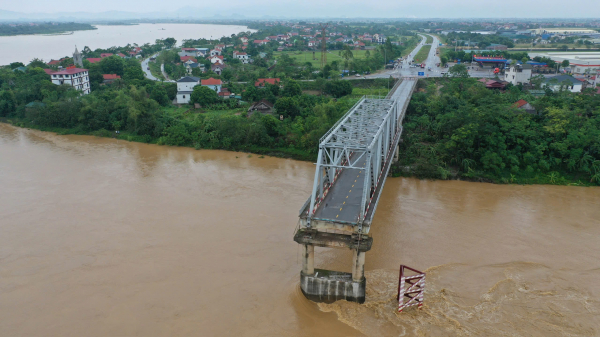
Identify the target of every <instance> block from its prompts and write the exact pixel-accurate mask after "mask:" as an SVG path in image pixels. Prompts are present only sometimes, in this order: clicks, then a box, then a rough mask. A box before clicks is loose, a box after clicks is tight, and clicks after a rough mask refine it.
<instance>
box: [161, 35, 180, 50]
mask: <svg viewBox="0 0 600 337" xmlns="http://www.w3.org/2000/svg"><path fill="white" fill-rule="evenodd" d="M163 43H164V45H165V47H167V48H168V49H170V48H173V46H174V45H175V44H176V43H177V40H175V39H174V38H172V37H168V38H166V39H164V40H163Z"/></svg>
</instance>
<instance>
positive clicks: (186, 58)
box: [181, 56, 198, 63]
mask: <svg viewBox="0 0 600 337" xmlns="http://www.w3.org/2000/svg"><path fill="white" fill-rule="evenodd" d="M181 62H182V63H187V62H191V63H198V60H196V59H195V58H193V57H191V56H182V57H181Z"/></svg>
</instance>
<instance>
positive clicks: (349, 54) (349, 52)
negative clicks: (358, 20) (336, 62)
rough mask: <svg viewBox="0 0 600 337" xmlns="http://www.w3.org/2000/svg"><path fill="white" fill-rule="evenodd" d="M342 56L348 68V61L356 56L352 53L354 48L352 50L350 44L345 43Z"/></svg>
mask: <svg viewBox="0 0 600 337" xmlns="http://www.w3.org/2000/svg"><path fill="white" fill-rule="evenodd" d="M341 56H342V58H343V59H344V60H345V61H344V65H345V67H346V70H347V69H348V62H349V60H350V59H351V58H354V54H352V50H350V46H348V45H344V50H343V51H342V55H341Z"/></svg>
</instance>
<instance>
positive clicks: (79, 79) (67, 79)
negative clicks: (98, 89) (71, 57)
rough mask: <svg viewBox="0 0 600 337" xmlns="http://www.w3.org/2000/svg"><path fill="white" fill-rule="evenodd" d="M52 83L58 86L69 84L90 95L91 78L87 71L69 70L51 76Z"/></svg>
mask: <svg viewBox="0 0 600 337" xmlns="http://www.w3.org/2000/svg"><path fill="white" fill-rule="evenodd" d="M49 75H50V77H51V79H52V83H54V84H56V85H63V84H68V85H70V86H72V87H73V88H75V89H77V90H81V92H83V94H84V95H87V94H89V93H90V91H91V88H90V76H89V75H88V70H87V69H80V68H74V67H73V68H67V69H65V70H61V71H57V72H53V73H51V74H49Z"/></svg>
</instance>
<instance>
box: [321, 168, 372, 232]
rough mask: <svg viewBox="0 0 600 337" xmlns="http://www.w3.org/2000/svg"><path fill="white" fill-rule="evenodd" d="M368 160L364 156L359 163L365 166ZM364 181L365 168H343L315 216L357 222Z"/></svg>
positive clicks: (322, 218)
mask: <svg viewBox="0 0 600 337" xmlns="http://www.w3.org/2000/svg"><path fill="white" fill-rule="evenodd" d="M366 160H367V159H366V158H363V159H362V160H361V161H360V162H358V165H359V166H362V167H364V166H365V165H366ZM364 181H365V172H364V170H349V169H345V170H343V171H342V173H340V175H339V176H338V178H337V180H336V182H335V184H334V185H333V187H332V188H331V189H330V190H329V193H327V196H326V197H325V199H323V201H322V202H321V205H320V206H319V208H318V209H317V211H316V212H315V215H314V216H313V218H314V219H318V220H325V221H327V220H330V221H338V222H346V223H353V224H354V223H357V222H358V215H359V213H360V201H361V198H362V195H363V188H364Z"/></svg>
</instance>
